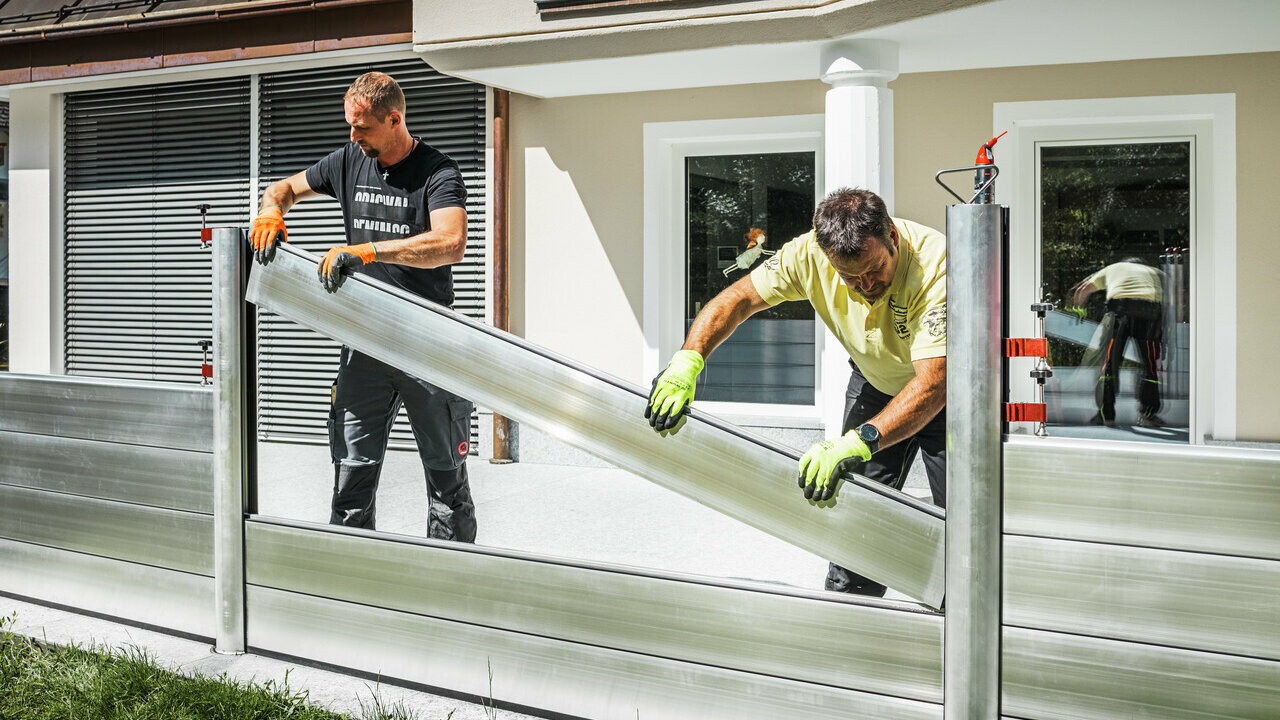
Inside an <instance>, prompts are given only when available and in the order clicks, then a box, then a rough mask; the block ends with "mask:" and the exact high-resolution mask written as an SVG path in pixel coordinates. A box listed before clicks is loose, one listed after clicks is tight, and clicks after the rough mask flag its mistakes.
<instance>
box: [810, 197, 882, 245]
mask: <svg viewBox="0 0 1280 720" xmlns="http://www.w3.org/2000/svg"><path fill="white" fill-rule="evenodd" d="M890 225H892V220H890V219H889V211H888V210H887V209H885V206H884V200H881V199H880V196H879V195H876V194H875V193H873V192H871V191H870V190H862V189H854V188H847V187H844V188H840V189H839V190H835V191H833V192H832V193H831V194H830V195H827V197H826V199H825V200H823V201H822V202H820V203H818V211H817V212H815V213H814V214H813V232H814V239H815V240H817V241H818V247H820V248H822V251H823V252H825V253H826V254H827V255H828V256H829V257H832V256H834V257H837V258H841V259H845V260H857V259H858V258H859V257H861V256H862V253H863V251H864V250H866V246H867V242H869V241H870V240H871V239H872V238H875V239H876V240H878V241H880V242H881V243H882V244H884V246H885V248H887V249H888V250H889V254H890V255H892V254H893V252H894V251H893V241H891V240H890V239H889V227H890Z"/></svg>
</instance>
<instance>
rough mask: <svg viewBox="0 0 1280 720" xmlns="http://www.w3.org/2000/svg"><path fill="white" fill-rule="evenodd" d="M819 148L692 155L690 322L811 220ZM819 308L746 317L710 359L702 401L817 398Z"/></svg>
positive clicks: (786, 308)
mask: <svg viewBox="0 0 1280 720" xmlns="http://www.w3.org/2000/svg"><path fill="white" fill-rule="evenodd" d="M815 167H816V159H815V156H814V153H812V152H796V153H768V154H755V155H711V156H704V157H691V158H688V159H687V160H686V162H685V170H686V180H687V182H686V184H685V207H686V211H687V214H686V219H687V225H686V227H687V232H686V234H685V256H686V257H687V258H688V275H687V277H688V284H687V286H686V292H685V325H684V327H685V331H686V332H687V331H688V329H689V327H690V326H691V325H692V323H693V319H694V317H695V316H697V314H698V311H700V310H701V309H702V307H703V306H704V305H705V304H706V303H707V301H708V300H710V299H711V298H713V297H715V296H716V295H717V294H718V293H719V292H720V291H721V290H724V289H725V288H727V287H728V286H729V285H731V284H732V283H734V282H737V281H738V279H739V278H742V277H744V276H745V275H746V274H748V273H749V272H750V271H751V269H752V268H754V267H755V266H756V265H757V264H759V263H760V262H763V261H764V259H765V258H766V257H768V256H769V255H772V254H773V253H774V252H776V251H777V250H778V249H779V248H780V247H782V245H783V244H784V243H786V242H787V241H788V240H790V239H792V238H794V237H796V236H798V235H801V234H803V233H806V232H808V231H809V229H810V228H811V227H812V226H813V208H814V170H815ZM814 332H815V326H814V315H813V308H812V307H811V306H810V305H808V304H807V303H782V304H780V305H778V306H776V307H773V308H769V309H767V310H764V311H762V312H760V313H757V314H756V315H755V316H753V317H752V318H750V319H749V320H747V321H746V322H745V323H743V324H742V325H741V326H739V327H738V329H737V330H736V331H734V333H733V335H732V336H730V337H729V339H728V340H726V341H725V342H724V343H723V344H722V345H721V346H720V347H719V348H717V349H716V351H715V352H714V353H712V355H711V357H710V358H708V360H707V365H706V369H705V370H704V372H703V373H702V375H701V377H700V378H699V380H698V389H697V397H698V399H699V400H720V401H730V402H749V403H775V404H784V405H813V403H814V382H815V367H814V366H815V363H814Z"/></svg>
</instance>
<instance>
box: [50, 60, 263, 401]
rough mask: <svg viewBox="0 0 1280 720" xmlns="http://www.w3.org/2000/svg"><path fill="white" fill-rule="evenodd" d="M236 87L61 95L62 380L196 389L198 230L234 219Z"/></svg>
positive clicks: (240, 205) (208, 300)
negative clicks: (204, 217) (204, 210)
mask: <svg viewBox="0 0 1280 720" xmlns="http://www.w3.org/2000/svg"><path fill="white" fill-rule="evenodd" d="M249 105H250V103H249V79H248V78H247V77H241V78H230V79H225V80H210V81H200V82H189V83H171V84H165V85H148V86H143V87H129V88H120V89H115V90H101V91H92V92H82V93H69V94H68V95H67V97H66V103H65V105H64V111H65V123H66V124H65V140H66V146H65V147H66V160H65V172H66V198H65V200H66V202H65V212H66V216H65V223H66V224H65V228H66V235H65V243H66V245H65V258H64V270H65V272H66V282H65V286H64V287H65V290H64V292H65V316H64V320H65V326H64V333H65V335H64V341H65V361H66V372H67V373H68V374H71V375H94V376H101V377H121V378H133V379H140V380H165V381H177V382H193V383H198V382H200V363H201V350H200V347H199V346H198V345H197V343H198V342H199V341H200V340H208V339H210V338H211V337H212V326H213V306H212V294H211V267H212V266H211V257H212V255H211V253H210V251H209V250H207V249H201V247H200V212H199V211H198V210H197V209H196V206H197V205H199V204H201V203H208V204H209V205H210V206H211V209H210V211H209V216H208V220H209V224H210V225H211V226H212V225H235V224H240V223H243V222H244V215H245V207H246V206H247V205H248V202H249Z"/></svg>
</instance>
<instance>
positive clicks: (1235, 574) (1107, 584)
mask: <svg viewBox="0 0 1280 720" xmlns="http://www.w3.org/2000/svg"><path fill="white" fill-rule="evenodd" d="M1277 522H1280V519H1277ZM1004 547H1005V565H1004V598H1005V605H1004V621H1005V623H1007V624H1009V625H1020V626H1023V627H1030V628H1039V629H1045V630H1060V631H1063V632H1070V633H1076V634H1079V635H1091V636H1095V637H1109V638H1118V639H1122V640H1132V641H1136V642H1145V643H1152V644H1157V645H1171V646H1175V647H1184V648H1191V649H1197V650H1209V651H1215V652H1224V653H1232V654H1236V655H1252V656H1255V657H1264V658H1270V659H1272V660H1280V561H1276V560H1259V559H1256V558H1234V557H1228V556H1225V555H1207V554H1202V553H1190V552H1183V551H1178V550H1154V549H1150V548H1137V547H1127V546H1123V545H1102V544H1098V543H1087V542H1077V541H1073V540H1048V539H1042V538H1029V537H1018V536H1008V537H1006V539H1005V545H1004Z"/></svg>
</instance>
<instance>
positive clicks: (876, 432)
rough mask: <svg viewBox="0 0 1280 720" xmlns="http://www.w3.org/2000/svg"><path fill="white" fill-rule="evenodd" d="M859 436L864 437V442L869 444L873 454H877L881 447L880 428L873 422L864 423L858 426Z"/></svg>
mask: <svg viewBox="0 0 1280 720" xmlns="http://www.w3.org/2000/svg"><path fill="white" fill-rule="evenodd" d="M856 429H857V431H858V437H860V438H862V442H864V443H866V444H867V447H868V448H870V449H871V454H872V455H875V454H876V451H877V450H879V449H880V429H879V428H877V427H876V426H875V425H872V424H871V423H862V424H861V425H859V426H858V427H857V428H856Z"/></svg>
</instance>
